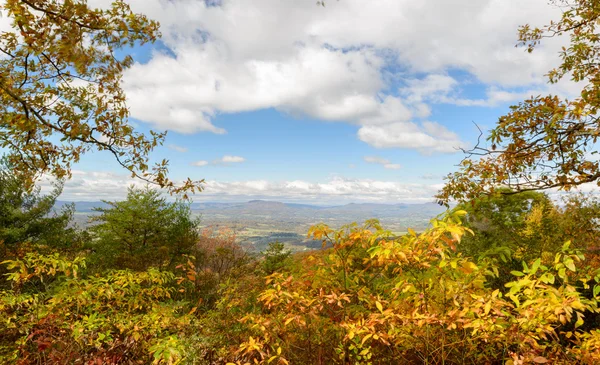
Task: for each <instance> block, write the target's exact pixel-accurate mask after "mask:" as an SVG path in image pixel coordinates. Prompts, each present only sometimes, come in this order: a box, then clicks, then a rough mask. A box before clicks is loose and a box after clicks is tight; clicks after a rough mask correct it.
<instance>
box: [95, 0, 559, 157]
mask: <svg viewBox="0 0 600 365" xmlns="http://www.w3.org/2000/svg"><path fill="white" fill-rule="evenodd" d="M96 3H101V4H104V3H106V0H102V1H96ZM131 3H132V7H133V8H134V9H135V10H136V11H141V12H144V13H146V14H148V15H149V16H150V17H151V18H155V19H157V20H159V21H160V22H161V24H162V28H161V31H162V33H163V35H164V38H163V42H164V44H165V45H166V47H167V48H168V49H169V52H160V51H155V52H154V53H153V55H152V59H151V60H150V61H149V62H148V63H147V64H143V65H142V64H136V65H135V66H134V67H132V69H130V70H129V71H127V73H126V74H125V78H124V81H125V87H126V91H127V96H128V99H129V105H130V108H131V112H132V115H133V116H134V117H135V118H138V119H141V120H144V121H146V122H149V123H151V124H154V125H155V126H157V127H159V128H166V129H172V130H176V131H179V132H183V133H194V132H198V131H207V132H213V133H225V132H226V131H225V130H224V129H223V128H221V127H219V126H216V125H214V124H213V118H214V117H215V116H216V115H218V114H219V113H237V112H245V111H253V110H259V109H265V108H276V109H278V110H280V111H283V112H288V113H292V114H300V115H308V116H310V117H313V118H318V119H322V120H328V121H343V122H348V123H353V124H356V125H359V126H360V127H361V129H360V131H361V132H360V133H359V137H360V138H361V139H362V140H363V141H365V142H367V143H370V144H372V145H374V146H386V147H401V148H415V149H418V150H420V151H430V152H431V151H435V152H452V151H454V150H453V149H450V148H448V147H447V144H448V142H449V141H448V140H447V139H440V138H439V137H438V136H437V135H434V134H430V133H429V130H428V128H427V127H426V126H424V125H420V123H419V118H425V117H427V116H428V115H429V113H430V112H429V110H430V107H429V104H431V103H437V102H452V103H456V104H463V105H469V104H471V105H495V103H500V102H502V101H503V100H507V99H511V98H512V96H510V95H509V94H510V93H511V92H512V91H511V90H510V88H512V87H514V86H519V87H523V86H528V85H541V84H543V75H544V74H545V73H546V72H547V71H548V70H549V69H550V68H551V67H552V66H553V65H554V64H555V62H556V59H557V57H556V52H557V50H558V49H559V48H558V47H559V46H560V44H559V41H557V40H553V39H552V40H547V41H545V42H544V44H543V45H542V46H541V47H540V49H539V50H536V52H534V53H533V54H527V53H526V52H524V51H523V49H519V48H515V47H514V44H515V42H516V29H517V27H518V26H519V25H521V24H525V23H530V24H533V25H541V24H546V23H548V21H549V20H550V19H553V18H556V17H557V15H559V13H558V10H557V9H556V8H554V7H551V6H548V5H547V4H546V1H545V0H530V1H527V2H525V3H523V2H522V1H519V0H502V1H499V0H481V1H476V2H474V1H472V0H459V1H454V2H444V1H440V0H423V1H418V2H416V1H410V0H382V1H378V2H376V3H372V4H371V3H368V4H367V3H365V2H364V0H344V1H339V2H338V1H332V2H330V3H328V6H327V7H326V8H320V7H316V6H315V4H314V2H310V1H293V2H290V1H285V2H273V1H268V0H256V1H252V2H248V1H242V0H223V1H220V2H219V3H218V4H220V6H208V5H207V3H206V2H204V1H189V0H180V1H164V0H162V1H161V0H143V1H142V0H133V1H132V2H131ZM213 5H214V4H213ZM474 30H476V31H474ZM388 66H391V67H388ZM392 70H401V71H392ZM450 70H458V71H461V72H463V73H465V74H467V75H470V76H472V77H473V78H474V79H475V80H476V81H479V82H482V83H486V84H489V85H490V100H482V101H477V100H476V101H469V100H463V98H461V97H460V95H459V94H458V93H456V89H457V88H459V87H460V82H459V81H458V80H456V79H454V78H452V77H450V76H448V75H447V72H448V71H450ZM417 74H419V75H422V74H425V75H426V76H425V77H424V78H422V79H421V80H418V79H417V78H416V77H415V76H414V75H417ZM403 79H404V80H408V81H407V83H406V84H407V88H406V89H404V90H403V91H401V92H400V93H399V95H398V96H392V95H386V94H387V90H388V89H389V87H390V86H393V85H392V84H393V82H392V81H393V80H403ZM492 88H496V89H492ZM494 90H497V91H494ZM502 93H509V94H502ZM515 97H516V96H515ZM389 130H391V131H393V133H394V138H392V139H390V138H385V134H384V133H381V131H389ZM415 136H416V137H417V138H416V139H414V138H413V137H415ZM409 140H412V142H408V141H409ZM450 142H452V143H453V144H461V142H460V141H459V140H458V138H457V139H456V140H455V139H454V138H453V139H452V140H451V141H450Z"/></svg>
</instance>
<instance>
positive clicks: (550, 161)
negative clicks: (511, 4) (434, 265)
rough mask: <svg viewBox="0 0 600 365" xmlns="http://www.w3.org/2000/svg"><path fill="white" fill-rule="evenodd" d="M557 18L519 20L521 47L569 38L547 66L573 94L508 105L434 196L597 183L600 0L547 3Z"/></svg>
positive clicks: (549, 77) (552, 76) (444, 197)
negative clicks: (536, 23)
mask: <svg viewBox="0 0 600 365" xmlns="http://www.w3.org/2000/svg"><path fill="white" fill-rule="evenodd" d="M553 3H554V5H556V6H560V7H561V8H562V10H563V11H562V17H561V18H560V19H559V20H558V21H553V22H551V23H550V24H549V25H546V26H544V27H541V28H540V27H532V26H530V25H525V26H522V27H521V28H520V30H519V43H518V45H519V46H523V47H525V48H526V50H527V51H528V52H533V51H534V50H535V48H536V47H537V46H538V45H539V44H540V43H541V42H542V41H543V39H545V38H549V37H560V36H563V37H568V39H569V44H568V46H566V47H564V48H563V49H562V51H561V52H560V60H561V63H560V65H559V66H558V67H557V68H555V69H553V70H550V71H549V72H548V74H547V75H546V76H547V80H548V82H549V83H551V84H555V83H557V82H559V81H561V80H563V79H565V78H570V79H571V80H572V81H574V82H578V83H580V85H581V86H582V87H581V91H580V94H579V96H578V97H576V98H574V99H573V100H569V99H567V98H564V97H560V96H557V95H546V96H541V95H538V96H532V97H531V98H529V99H527V100H525V101H523V102H521V103H519V104H518V105H514V106H512V107H511V111H510V112H509V113H508V114H506V115H504V116H502V117H501V118H500V120H499V122H498V125H497V126H496V127H495V128H494V129H493V130H492V131H491V133H490V134H489V136H488V137H487V142H488V143H489V146H484V145H482V143H478V144H477V145H476V146H475V147H474V148H473V149H472V150H470V151H467V153H468V154H467V157H466V158H465V159H464V160H463V161H462V163H461V167H460V170H459V171H458V172H456V173H454V174H450V175H448V177H447V184H446V186H445V187H444V188H443V189H442V190H441V191H440V193H439V194H438V196H437V197H438V198H439V199H440V200H441V201H442V202H447V201H448V200H449V199H457V200H463V201H464V200H470V199H473V198H475V197H477V196H480V195H481V194H489V193H492V192H493V191H494V190H496V189H497V188H498V187H508V188H509V189H510V190H511V193H516V192H522V191H531V190H545V189H551V188H559V189H563V190H570V189H572V188H573V187H576V186H578V185H581V184H585V183H593V182H596V183H598V181H600V180H599V179H600V165H599V163H600V162H599V159H598V157H599V156H598V155H597V151H596V150H597V145H596V143H597V142H598V137H599V136H600V119H599V112H600V62H598V59H599V58H600V35H599V34H598V26H599V22H598V19H600V4H599V3H598V2H597V1H593V0H573V1H561V0H555V1H553Z"/></svg>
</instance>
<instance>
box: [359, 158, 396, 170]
mask: <svg viewBox="0 0 600 365" xmlns="http://www.w3.org/2000/svg"><path fill="white" fill-rule="evenodd" d="M364 160H365V162H367V163H372V164H378V165H381V166H383V167H384V168H385V169H388V170H398V169H400V168H401V167H402V166H400V164H397V163H391V162H390V161H389V160H386V159H385V158H382V157H378V156H365V157H364Z"/></svg>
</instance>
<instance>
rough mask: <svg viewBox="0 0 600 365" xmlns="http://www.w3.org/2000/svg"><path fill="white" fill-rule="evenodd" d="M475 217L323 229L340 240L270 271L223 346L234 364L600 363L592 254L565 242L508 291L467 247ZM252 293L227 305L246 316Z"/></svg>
mask: <svg viewBox="0 0 600 365" xmlns="http://www.w3.org/2000/svg"><path fill="white" fill-rule="evenodd" d="M464 214H466V212H464V211H463V212H461V211H457V212H454V213H453V214H451V215H449V216H446V217H444V218H443V219H441V220H434V221H432V225H433V227H432V228H431V229H430V230H428V231H426V232H424V233H423V234H416V233H415V232H413V231H411V232H410V233H409V234H408V235H405V236H403V237H401V238H396V237H394V236H393V235H392V233H391V232H389V231H385V230H383V229H382V227H380V226H379V224H378V223H377V222H376V221H369V222H367V223H366V224H365V225H363V226H358V225H350V226H346V227H344V228H343V229H341V230H338V231H334V230H332V229H330V228H329V227H327V226H325V225H320V226H316V227H313V228H312V229H311V233H312V235H313V236H314V237H315V238H319V239H324V240H326V241H328V242H331V243H332V244H333V248H332V249H331V250H328V251H325V252H320V253H315V254H313V255H309V256H308V257H306V258H305V259H304V263H303V265H302V266H301V269H300V270H298V271H297V272H293V273H291V275H283V274H281V273H274V274H272V275H270V276H269V277H267V280H266V285H267V286H266V288H265V289H264V290H262V291H261V292H260V294H259V296H258V300H259V304H260V305H259V307H258V308H257V307H248V308H245V310H246V312H245V315H243V314H240V316H241V319H240V322H241V323H240V325H239V326H242V327H238V332H237V338H238V339H239V338H240V337H243V336H241V335H240V333H239V331H246V336H245V339H244V340H243V341H241V342H240V343H239V345H238V346H237V348H236V349H235V351H234V352H231V348H232V345H231V340H232V338H228V341H227V342H222V343H221V344H220V350H218V351H220V353H222V354H223V353H228V357H227V359H228V361H229V362H231V363H234V364H248V363H260V364H267V363H271V364H273V363H276V364H314V363H331V364H333V363H340V364H342V363H346V364H347V363H352V364H389V363H402V364H495V363H505V364H511V365H512V364H525V363H546V362H552V363H554V364H573V363H593V362H594V361H596V360H599V359H600V346H599V344H600V342H599V339H600V331H599V330H598V328H597V327H596V328H589V327H586V329H583V327H582V326H583V325H584V323H585V316H586V315H587V314H593V313H598V299H600V297H598V294H599V293H600V286H598V285H597V284H596V283H597V282H598V281H599V280H600V276H599V273H598V272H597V271H593V270H591V269H585V270H583V271H579V270H578V269H577V267H576V265H575V264H576V263H577V262H580V261H582V259H583V256H582V255H581V254H579V253H577V252H574V251H572V250H571V249H570V246H569V244H565V245H564V246H563V247H562V249H561V252H559V253H557V254H556V255H555V256H554V258H553V260H552V262H551V263H550V264H547V265H544V264H542V261H541V260H540V259H536V260H534V261H533V262H530V263H529V264H528V263H523V265H522V269H521V270H520V271H514V272H512V273H511V275H512V281H510V282H509V283H508V284H507V285H506V293H503V292H502V291H501V290H499V289H494V288H493V287H491V286H490V285H489V281H490V280H493V279H494V278H495V277H497V276H498V264H497V262H496V261H494V260H491V259H488V260H481V261H479V262H475V261H473V260H472V259H470V258H468V257H465V256H463V255H462V254H461V253H459V252H457V245H459V244H460V242H461V239H462V238H463V236H464V235H465V234H469V229H467V228H465V227H464V226H462V225H461V223H460V220H461V218H460V217H461V216H464ZM256 287H257V286H256V285H255V288H256ZM588 291H589V292H590V293H589V294H590V295H588ZM241 295H242V294H237V293H229V296H228V297H227V299H226V300H227V301H228V302H222V303H221V307H219V311H220V313H223V312H225V313H231V312H232V311H234V310H235V311H236V312H237V313H239V312H240V311H241V312H244V309H242V310H241V309H240V304H239V303H242V302H244V300H243V297H241ZM229 303H233V304H229ZM213 316H214V317H213V318H225V319H227V318H230V316H231V315H229V317H228V316H226V315H225V314H222V315H221V316H220V317H219V316H217V315H213ZM223 321H225V320H223ZM228 321H230V322H231V319H228ZM216 322H218V321H216ZM224 323H225V322H221V323H220V324H218V323H216V324H213V326H219V325H220V326H222V325H223V324H224ZM228 350H229V352H228Z"/></svg>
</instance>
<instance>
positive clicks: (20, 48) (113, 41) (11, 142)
mask: <svg viewBox="0 0 600 365" xmlns="http://www.w3.org/2000/svg"><path fill="white" fill-rule="evenodd" d="M0 13H1V16H4V17H8V18H9V19H10V20H11V25H12V29H11V30H10V31H6V32H2V33H0V147H2V148H3V149H5V151H8V153H9V159H10V163H11V165H13V166H14V167H15V173H18V174H20V175H23V176H26V177H27V179H28V180H27V181H28V182H29V183H30V185H33V182H34V181H35V179H36V178H37V177H39V176H41V175H42V174H51V175H53V176H54V177H56V178H59V179H64V178H69V177H70V174H71V168H72V166H73V164H74V163H77V162H78V161H79V160H80V158H81V156H82V155H83V154H85V153H86V152H90V151H94V150H99V151H107V152H109V153H111V154H112V155H113V156H114V157H115V159H116V161H117V163H119V164H120V165H121V166H123V167H124V168H125V169H127V170H128V171H129V172H130V173H131V175H132V176H133V177H136V178H139V179H142V180H145V181H146V182H149V183H152V184H154V185H158V186H159V187H162V188H166V189H167V190H168V191H169V192H171V193H187V192H194V191H200V190H201V189H202V185H201V184H202V181H191V180H190V179H188V180H187V181H185V182H184V183H182V184H174V183H173V182H172V181H171V180H169V178H168V177H167V173H168V162H167V161H166V160H163V161H161V162H160V163H157V164H155V165H153V166H150V162H149V153H150V152H151V151H152V150H153V149H154V148H155V147H156V146H157V145H160V144H161V143H162V142H163V140H164V137H165V133H156V132H150V134H149V135H148V136H146V135H143V134H140V133H137V132H135V131H134V129H133V127H132V126H131V125H130V124H129V122H128V116H129V113H128V109H127V105H126V98H125V93H124V91H123V89H122V88H121V79H122V75H123V71H124V70H125V69H127V68H128V67H130V66H131V65H132V63H133V60H132V58H131V57H130V56H124V57H121V56H120V55H121V54H123V52H118V51H123V50H126V49H127V48H130V47H133V46H135V45H140V44H144V43H149V42H150V43H151V42H154V41H155V40H156V39H157V38H158V37H160V33H159V25H158V23H157V22H155V21H152V20H149V19H148V18H147V17H146V16H144V15H141V14H135V13H133V12H132V11H131V9H130V8H129V6H128V5H127V3H126V2H125V1H123V0H116V1H114V2H113V3H112V5H111V7H110V8H108V9H93V8H91V7H90V6H88V4H87V1H86V0H5V1H4V2H3V4H1V5H0Z"/></svg>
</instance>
